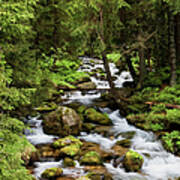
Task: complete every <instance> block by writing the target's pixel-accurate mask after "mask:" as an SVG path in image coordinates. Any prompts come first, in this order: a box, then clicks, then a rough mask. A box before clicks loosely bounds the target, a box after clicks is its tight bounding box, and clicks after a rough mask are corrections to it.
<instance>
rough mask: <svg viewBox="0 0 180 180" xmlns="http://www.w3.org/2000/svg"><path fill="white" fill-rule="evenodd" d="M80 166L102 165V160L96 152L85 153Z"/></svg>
mask: <svg viewBox="0 0 180 180" xmlns="http://www.w3.org/2000/svg"><path fill="white" fill-rule="evenodd" d="M80 164H81V165H102V160H101V157H100V155H99V153H97V152H96V151H89V152H87V153H86V154H85V155H84V156H83V157H82V158H81V160H80Z"/></svg>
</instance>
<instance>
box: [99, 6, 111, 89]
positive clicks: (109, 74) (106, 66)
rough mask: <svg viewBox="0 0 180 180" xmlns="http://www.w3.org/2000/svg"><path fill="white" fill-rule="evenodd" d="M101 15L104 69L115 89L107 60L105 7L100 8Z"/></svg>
mask: <svg viewBox="0 0 180 180" xmlns="http://www.w3.org/2000/svg"><path fill="white" fill-rule="evenodd" d="M99 16H100V39H101V45H102V49H104V50H103V52H102V59H103V63H104V69H105V71H106V75H107V80H108V83H109V86H110V88H111V90H113V89H114V83H113V80H112V76H111V71H110V68H109V63H108V61H107V58H106V52H105V49H106V44H105V39H104V21H103V9H102V8H101V10H100V13H99Z"/></svg>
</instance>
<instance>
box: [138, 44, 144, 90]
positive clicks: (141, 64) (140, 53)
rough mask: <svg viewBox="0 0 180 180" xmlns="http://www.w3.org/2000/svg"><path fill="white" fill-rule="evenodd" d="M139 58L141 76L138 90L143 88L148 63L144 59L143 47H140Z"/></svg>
mask: <svg viewBox="0 0 180 180" xmlns="http://www.w3.org/2000/svg"><path fill="white" fill-rule="evenodd" d="M139 58H140V75H139V83H138V88H142V87H143V82H144V78H145V76H146V63H145V57H144V49H143V48H142V47H139Z"/></svg>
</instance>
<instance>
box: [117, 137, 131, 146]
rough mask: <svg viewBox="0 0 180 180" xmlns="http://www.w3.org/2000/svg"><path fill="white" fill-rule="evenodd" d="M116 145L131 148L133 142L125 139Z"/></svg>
mask: <svg viewBox="0 0 180 180" xmlns="http://www.w3.org/2000/svg"><path fill="white" fill-rule="evenodd" d="M116 145H119V146H123V147H127V148H129V147H130V146H131V140H129V139H123V140H120V141H117V142H116Z"/></svg>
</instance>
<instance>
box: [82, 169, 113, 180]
mask: <svg viewBox="0 0 180 180" xmlns="http://www.w3.org/2000/svg"><path fill="white" fill-rule="evenodd" d="M84 169H85V171H88V174H87V176H88V177H89V178H90V179H91V180H113V177H112V174H110V173H109V172H108V170H107V169H106V167H104V166H85V167H84Z"/></svg>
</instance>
